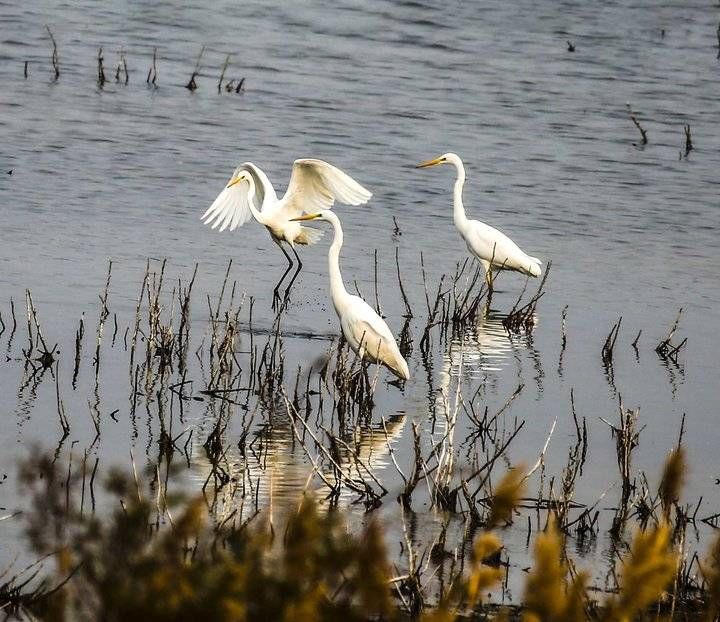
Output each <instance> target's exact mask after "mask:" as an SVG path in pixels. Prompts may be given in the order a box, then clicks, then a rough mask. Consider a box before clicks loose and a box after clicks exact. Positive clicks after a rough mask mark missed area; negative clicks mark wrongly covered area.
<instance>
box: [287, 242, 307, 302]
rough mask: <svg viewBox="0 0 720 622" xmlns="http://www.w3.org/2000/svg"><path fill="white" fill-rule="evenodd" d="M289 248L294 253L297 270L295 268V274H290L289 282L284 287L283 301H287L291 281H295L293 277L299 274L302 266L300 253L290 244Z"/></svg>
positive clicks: (291, 284)
mask: <svg viewBox="0 0 720 622" xmlns="http://www.w3.org/2000/svg"><path fill="white" fill-rule="evenodd" d="M290 249H291V250H292V252H293V254H294V255H295V260H296V261H297V270H295V274H293V275H292V278H291V279H290V283H289V284H288V286H287V287H286V288H285V296H284V301H283V302H285V303H287V301H288V297H289V296H290V289H291V288H292V286H293V283H294V282H295V279H296V278H297V277H298V274H300V270H302V267H303V263H302V260H301V259H300V255H298V253H297V251H296V250H295V247H294V246H290Z"/></svg>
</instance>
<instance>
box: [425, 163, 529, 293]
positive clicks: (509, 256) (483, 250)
mask: <svg viewBox="0 0 720 622" xmlns="http://www.w3.org/2000/svg"><path fill="white" fill-rule="evenodd" d="M439 164H453V165H454V166H455V169H456V170H457V179H456V180H455V190H454V198H453V203H454V207H453V212H454V220H455V228H456V229H457V230H458V231H459V232H460V235H461V236H462V237H463V239H464V240H465V244H467V247H468V250H469V251H470V253H472V254H473V255H474V256H475V257H477V258H478V260H479V261H480V263H481V264H482V265H483V267H484V268H485V280H486V282H487V286H488V289H489V291H490V292H492V289H493V274H492V272H493V270H496V271H499V270H514V271H516V272H522V273H523V274H526V275H527V276H532V277H538V276H540V275H541V274H542V270H541V268H540V265H541V264H542V262H541V261H540V260H539V259H538V258H537V257H531V256H530V255H527V254H525V253H524V252H523V251H521V250H520V247H519V246H518V245H517V244H515V242H513V241H512V240H511V239H510V238H509V237H508V236H506V235H505V234H504V233H502V232H501V231H498V230H497V229H495V228H494V227H491V226H490V225H486V224H485V223H484V222H480V221H479V220H470V219H469V218H468V217H467V215H466V214H465V206H464V205H463V200H462V191H463V186H464V185H465V167H464V166H463V163H462V160H461V159H460V157H459V156H458V155H456V154H454V153H446V154H444V155H441V156H440V157H437V158H435V159H434V160H428V161H427V162H423V163H422V164H418V165H417V167H416V168H429V167H431V166H438V165H439Z"/></svg>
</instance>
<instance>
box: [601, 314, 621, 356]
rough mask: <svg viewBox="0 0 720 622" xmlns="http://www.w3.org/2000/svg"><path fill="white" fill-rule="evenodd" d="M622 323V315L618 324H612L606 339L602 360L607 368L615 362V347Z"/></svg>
mask: <svg viewBox="0 0 720 622" xmlns="http://www.w3.org/2000/svg"><path fill="white" fill-rule="evenodd" d="M621 324H622V316H621V317H620V319H619V320H618V321H617V323H616V324H613V325H612V328H611V329H610V333H609V334H608V336H607V338H606V339H605V344H604V345H603V347H602V361H603V365H605V367H606V368H608V367H612V364H613V349H614V348H615V342H616V341H617V338H618V333H619V332H620V325H621Z"/></svg>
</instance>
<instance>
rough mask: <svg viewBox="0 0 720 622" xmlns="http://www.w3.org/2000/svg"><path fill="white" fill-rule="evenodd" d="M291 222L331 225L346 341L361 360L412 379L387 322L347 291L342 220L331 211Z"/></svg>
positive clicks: (331, 257) (337, 303)
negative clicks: (342, 262)
mask: <svg viewBox="0 0 720 622" xmlns="http://www.w3.org/2000/svg"><path fill="white" fill-rule="evenodd" d="M292 220H293V222H297V221H305V220H324V221H325V222H329V223H331V224H332V226H333V227H334V229H335V238H334V239H333V243H332V245H331V246H330V250H329V251H328V264H329V272H330V294H331V296H332V301H333V306H334V307H335V312H336V313H337V315H338V318H340V326H341V328H342V332H343V335H344V336H345V339H346V340H347V342H348V343H349V344H350V347H351V348H352V349H353V350H354V351H355V353H356V354H358V355H359V356H360V358H367V359H368V360H370V361H372V362H373V363H382V364H383V365H385V367H387V368H388V369H389V370H390V371H391V372H392V373H393V374H395V375H396V376H397V377H398V378H400V379H402V380H407V379H408V378H410V371H409V370H408V365H407V362H406V361H405V359H404V358H403V356H402V354H400V349H399V348H398V346H397V343H396V342H395V337H393V334H392V332H391V330H390V328H389V327H388V325H387V324H386V323H385V320H383V319H382V318H381V317H380V316H379V315H378V314H377V313H376V312H375V310H374V309H373V308H372V307H371V306H370V305H369V304H368V303H367V302H365V301H364V300H363V299H362V298H360V296H353V295H352V294H349V293H348V291H347V290H346V289H345V285H344V284H343V280H342V274H340V249H341V248H342V245H343V230H342V226H341V225H340V219H339V218H338V217H337V216H336V215H335V214H334V213H333V212H331V211H330V210H322V211H320V212H318V213H316V214H308V215H306V216H300V217H298V218H293V219H292Z"/></svg>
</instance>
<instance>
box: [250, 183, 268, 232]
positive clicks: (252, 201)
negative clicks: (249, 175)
mask: <svg viewBox="0 0 720 622" xmlns="http://www.w3.org/2000/svg"><path fill="white" fill-rule="evenodd" d="M248 186H249V187H248V196H247V200H248V207H250V213H251V214H252V215H253V217H254V218H255V220H257V221H258V222H259V223H264V222H265V220H264V218H263V215H262V212H260V211H259V210H258V208H257V207H255V183H254V182H253V181H252V179H250V180H249V181H248Z"/></svg>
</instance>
